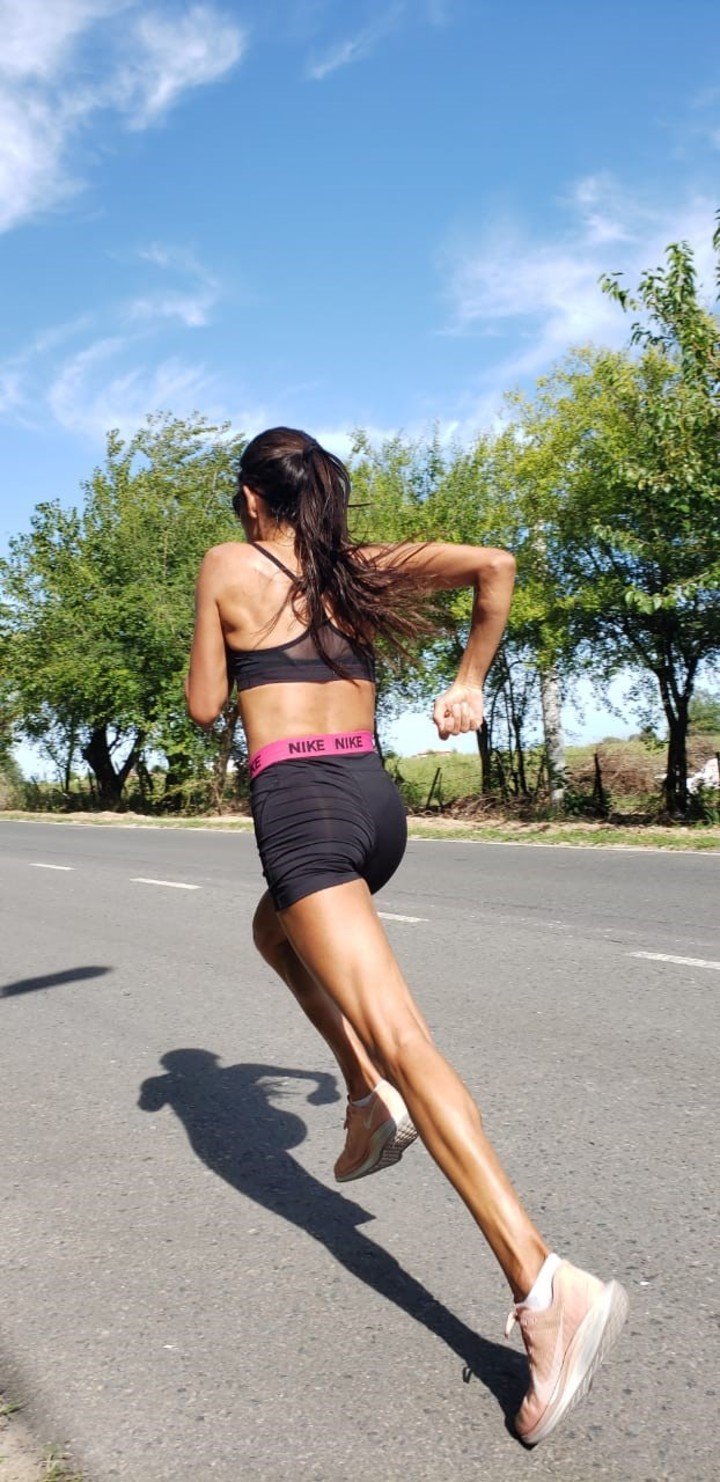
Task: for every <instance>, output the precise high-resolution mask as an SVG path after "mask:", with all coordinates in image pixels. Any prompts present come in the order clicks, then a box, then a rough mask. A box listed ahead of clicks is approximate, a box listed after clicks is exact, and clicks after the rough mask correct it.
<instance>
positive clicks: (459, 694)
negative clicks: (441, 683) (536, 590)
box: [362, 542, 515, 741]
mask: <svg viewBox="0 0 720 1482" xmlns="http://www.w3.org/2000/svg"><path fill="white" fill-rule="evenodd" d="M362 553H363V555H368V556H370V557H371V559H372V560H373V562H376V563H377V564H378V565H382V566H392V565H395V564H399V565H402V566H408V567H411V568H412V569H413V570H415V571H417V572H418V573H422V575H423V576H424V577H425V579H426V581H427V585H428V588H429V589H431V590H435V591H442V590H446V591H447V590H453V589H455V588H457V587H473V588H474V590H475V595H474V599H473V606H472V614H471V618H470V632H469V635H468V641H467V644H466V647H465V652H464V654H463V656H462V658H461V660H460V664H459V666H458V672H457V678H456V680H455V682H454V683H453V684H452V685H451V686H450V688H449V689H448V690H446V691H445V693H444V694H442V695H440V696H439V698H438V699H437V700H436V702H435V706H434V709H433V721H434V722H435V725H436V726H437V728H438V733H439V736H440V739H441V741H446V740H447V738H448V737H449V736H458V735H461V734H463V733H464V732H467V731H471V730H477V729H478V728H479V727H480V726H481V725H482V721H483V695H482V687H483V685H484V683H485V678H486V675H487V672H488V670H489V668H490V665H491V663H492V661H493V659H494V657H495V654H496V652H497V647H498V644H499V642H500V639H501V638H502V635H503V632H504V630H505V624H506V622H507V619H508V613H509V612H510V604H511V601H512V594H513V587H514V585H515V557H514V556H512V555H511V554H510V552H509V551H503V550H500V549H498V548H496V547H494V546H474V545H450V544H448V543H445V542H437V543H431V544H428V545H410V544H403V545H395V546H391V545H386V546H380V545H373V546H363V549H362Z"/></svg>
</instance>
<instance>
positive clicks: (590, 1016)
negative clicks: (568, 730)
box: [0, 822, 720, 1482]
mask: <svg viewBox="0 0 720 1482" xmlns="http://www.w3.org/2000/svg"><path fill="white" fill-rule="evenodd" d="M50 865H52V866H56V868H54V869H49V868H47V866H50ZM57 867H62V868H57ZM149 881H165V882H174V886H173V885H171V884H157V883H156V884H151V883H147V882H149ZM719 884H720V857H719V856H716V855H712V856H708V855H707V854H702V855H692V854H689V855H687V854H686V855H681V856H678V855H671V854H660V853H647V854H639V853H631V852H610V851H602V852H591V851H587V850H573V849H570V848H558V847H554V848H548V849H538V848H529V847H503V846H499V845H479V844H471V843H465V842H456V841H453V842H435V841H433V842H425V841H416V842H412V843H411V844H410V846H409V848H408V854H407V857H406V860H405V862H404V864H403V866H402V868H401V870H400V872H399V874H398V875H397V876H396V878H395V880H394V881H392V882H391V884H390V885H389V886H388V887H387V889H386V890H385V891H384V892H383V894H382V896H381V897H378V905H379V908H380V909H381V910H382V911H384V912H386V913H389V915H392V916H400V917H414V918H420V919H416V920H392V919H388V920H387V921H386V929H387V931H388V934H389V935H390V937H391V940H392V942H393V945H394V947H395V949H396V951H397V954H398V956H399V958H400V961H401V962H402V964H403V967H404V969H405V971H406V975H407V977H408V980H409V981H410V983H411V984H412V986H413V988H414V991H415V992H416V994H417V997H418V999H419V1001H420V1003H421V1005H422V1007H423V1009H424V1011H425V1013H426V1014H427V1016H428V1018H429V1020H430V1022H431V1024H432V1025H433V1027H434V1030H435V1032H436V1036H437V1038H438V1041H439V1043H440V1045H441V1047H442V1048H443V1049H444V1050H445V1052H446V1053H447V1054H448V1056H449V1057H450V1058H451V1059H452V1060H453V1062H454V1063H455V1064H456V1065H457V1067H458V1069H459V1070H460V1072H461V1074H462V1075H463V1076H464V1078H465V1080H466V1081H467V1083H468V1085H469V1086H470V1088H471V1089H472V1091H473V1094H475V1096H476V1097H477V1099H478V1101H479V1103H480V1105H481V1106H482V1108H483V1111H484V1114H485V1121H486V1126H487V1129H488V1131H489V1133H490V1136H491V1137H492V1138H493V1140H494V1141H495V1143H496V1146H497V1147H498V1150H499V1152H500V1154H501V1156H502V1157H503V1159H504V1161H505V1163H506V1165H507V1167H508V1169H509V1171H510V1173H511V1175H512V1177H513V1178H514V1180H515V1182H516V1184H517V1186H518V1187H519V1188H520V1190H521V1191H522V1193H523V1196H524V1198H525V1201H526V1203H527V1204H528V1206H529V1208H530V1210H531V1212H532V1213H533V1215H534V1217H535V1219H536V1220H537V1222H538V1223H539V1225H540V1226H541V1228H542V1230H543V1231H544V1233H545V1234H546V1238H547V1239H548V1240H549V1241H550V1243H551V1244H552V1245H553V1246H554V1247H555V1248H556V1249H558V1250H559V1251H560V1252H561V1253H564V1254H567V1255H568V1256H570V1258H571V1259H573V1260H575V1261H576V1262H578V1263H580V1264H583V1265H588V1266H590V1267H591V1268H592V1269H594V1270H596V1271H598V1273H599V1274H601V1275H611V1274H613V1275H616V1276H618V1277H619V1278H620V1279H621V1280H622V1281H623V1282H624V1283H625V1285H626V1286H627V1288H628V1290H629V1293H630V1300H631V1316H630V1320H629V1323H628V1325H627V1327H626V1329H625V1333H624V1336H623V1338H622V1339H621V1341H620V1344H619V1345H618V1347H617V1349H616V1350H615V1351H614V1354H613V1355H612V1357H611V1359H610V1360H609V1362H608V1364H607V1365H606V1367H605V1368H604V1369H603V1370H602V1372H601V1374H600V1375H599V1377H598V1379H597V1381H596V1383H595V1386H594V1388H593V1391H592V1394H591V1395H590V1396H589V1398H588V1399H587V1400H586V1401H585V1402H584V1403H583V1404H582V1405H581V1406H580V1407H578V1409H577V1410H576V1411H575V1412H574V1413H573V1415H572V1417H570V1419H569V1420H568V1422H567V1424H566V1425H565V1426H564V1427H561V1428H560V1429H559V1430H558V1432H557V1433H556V1435H555V1436H553V1437H552V1438H551V1439H550V1440H549V1441H547V1442H546V1443H544V1445H542V1446H540V1447H539V1448H538V1449H537V1450H536V1451H534V1452H532V1453H528V1452H526V1451H524V1450H523V1449H522V1448H521V1447H520V1446H519V1444H518V1443H517V1442H516V1441H515V1440H514V1439H513V1438H512V1436H511V1434H510V1433H509V1431H508V1430H507V1429H506V1426H505V1411H506V1410H507V1409H508V1408H510V1409H512V1408H514V1405H515V1404H516V1403H517V1400H518V1398H519V1395H520V1393H521V1391H522V1388H523V1381H524V1377H525V1370H524V1363H523V1360H522V1358H521V1355H520V1350H519V1349H518V1347H517V1346H513V1345H512V1344H507V1343H506V1342H505V1341H504V1339H503V1336H502V1335H503V1327H504V1321H505V1317H506V1314H507V1310H508V1306H509V1302H508V1297H507V1294H506V1290H505V1288H504V1283H503V1280H502V1278H501V1276H500V1274H499V1272H498V1270H497V1268H496V1267H495V1265H494V1262H493V1260H492V1258H491V1256H490V1254H489V1252H488V1251H487V1249H486V1247H485V1245H484V1243H483V1241H482V1239H481V1237H480V1236H479V1235H478V1233H477V1232H476V1230H475V1228H474V1226H473V1224H472V1222H471V1220H470V1218H469V1216H468V1215H467V1213H466V1212H465V1210H464V1209H463V1207H462V1206H461V1205H460V1204H459V1202H458V1200H457V1199H456V1198H455V1196H454V1195H453V1193H452V1191H451V1190H450V1188H449V1186H447V1185H446V1184H445V1183H444V1181H443V1179H442V1177H441V1176H440V1174H439V1173H438V1172H437V1170H436V1169H435V1167H434V1165H433V1164H432V1163H431V1161H430V1159H429V1158H428V1157H427V1154H426V1153H425V1151H424V1149H422V1148H421V1147H419V1146H416V1147H414V1148H412V1149H410V1151H409V1152H408V1154H407V1155H406V1157H405V1158H404V1160H403V1162H402V1164H401V1165H400V1167H399V1168H397V1169H395V1170H388V1171H387V1172H385V1173H383V1174H382V1175H380V1176H378V1177H374V1178H369V1179H365V1180H363V1181H361V1182H358V1183H357V1184H354V1185H346V1186H344V1187H343V1188H342V1191H341V1189H340V1187H339V1186H337V1185H335V1184H334V1183H333V1181H332V1176H331V1168H332V1164H333V1161H334V1159H335V1157H336V1156H337V1153H338V1151H339V1147H340V1143H341V1137H342V1119H343V1107H342V1102H341V1100H340V1099H339V1091H338V1086H337V1081H336V1078H335V1076H334V1073H333V1064H332V1062H331V1061H330V1060H329V1057H328V1053H327V1051H326V1050H325V1047H324V1046H323V1045H322V1043H321V1042H320V1041H319V1040H317V1039H316V1038H315V1036H314V1032H313V1031H312V1029H311V1028H310V1026H309V1025H307V1024H306V1023H305V1021H304V1020H303V1018H302V1016H301V1015H300V1013H299V1011H298V1009H297V1008H296V1006H295V1004H294V1001H293V1000H292V999H291V997H290V995H289V994H288V993H287V991H286V990H285V989H284V988H283V986H282V984H280V983H279V982H278V981H277V980H276V979H275V978H274V977H273V974H272V973H271V972H270V970H269V969H268V968H267V966H266V965H265V964H264V963H263V962H262V961H261V960H260V959H259V958H258V957H257V955H256V954H255V953H254V951H253V949H252V947H251V945H250V940H249V928H250V921H251V917H252V912H253V908H254V905H255V902H256V900H257V898H258V896H259V894H260V891H261V888H262V880H261V875H260V869H259V865H258V863H257V860H256V856H255V849H254V842H253V839H252V837H251V836H249V835H248V836H238V835H237V834H221V833H212V832H203V833H198V832H163V831H155V830H150V829H129V830H122V831H120V830H118V829H113V828H102V827H73V826H71V825H62V826H58V825H47V824H39V823H38V824H33V823H26V824H22V823H12V822H2V823H0V892H1V905H2V915H1V919H0V933H1V940H2V971H1V973H0V998H1V999H2V1002H0V1097H1V1099H2V1122H1V1124H0V1125H1V1128H2V1161H1V1163H0V1179H1V1181H2V1203H1V1206H0V1241H1V1247H2V1258H1V1269H0V1388H2V1387H4V1389H5V1392H6V1393H7V1392H11V1393H12V1394H13V1395H14V1396H17V1395H18V1393H19V1392H21V1393H22V1396H24V1397H29V1398H30V1401H31V1403H30V1406H29V1410H28V1412H27V1414H28V1417H29V1419H30V1421H31V1423H32V1424H33V1425H34V1426H35V1428H36V1430H37V1431H38V1433H39V1434H40V1436H41V1437H42V1438H43V1439H44V1440H52V1441H55V1442H58V1441H66V1442H68V1443H70V1445H71V1446H72V1448H73V1450H74V1452H75V1455H76V1458H77V1460H78V1461H79V1462H80V1463H81V1464H82V1465H83V1466H84V1468H85V1469H86V1474H87V1477H88V1479H89V1482H110V1479H116V1478H123V1479H132V1482H185V1479H188V1482H190V1479H192V1482H204V1479H205V1478H213V1479H214V1478H217V1479H219V1482H240V1479H242V1482H245V1479H252V1482H255V1479H258V1482H286V1479H287V1482H290V1479H292V1482H306V1479H307V1482H309V1479H312V1482H357V1479H358V1478H366V1477H367V1478H371V1479H374V1482H390V1479H400V1478H402V1479H403V1482H451V1479H452V1482H470V1479H472V1482H475V1479H477V1478H478V1477H479V1476H482V1477H484V1478H487V1479H490V1482H514V1479H515V1478H525V1477H531V1478H533V1479H537V1478H553V1479H561V1482H589V1479H594V1478H596V1477H604V1478H614V1479H617V1482H629V1479H633V1482H634V1479H643V1482H659V1479H664V1478H672V1479H683V1482H691V1479H699V1478H703V1479H704V1478H711V1477H712V1478H714V1477H715V1476H716V1475H717V1472H718V1464H717V1461H713V1456H714V1453H715V1443H714V1428H715V1427H714V1421H715V1404H716V1387H717V1372H718V1358H719V1357H720V1354H719V1352H718V1344H717V1321H718V1318H717V1314H718V1300H717V1295H716V1292H717V1287H716V1279H717V1248H718V1241H717V1230H718V1213H719V1210H718V1199H717V1172H716V1151H717V1149H716V1142H717V1132H716V1129H717V1059H716V1046H717V1017H718V1007H717V1006H718V991H719V990H720V971H718V965H719V963H720V941H719V939H718V930H717V905H718V885H719ZM177 885H194V886H197V887H199V888H197V889H194V890H185V889H178V888H174V887H176V886H177ZM643 952H647V953H652V954H659V956H658V957H652V958H647V957H642V956H638V955H637V954H638V953H643ZM677 957H680V958H685V959H690V961H689V962H688V961H686V962H676V961H672V960H665V959H672V958H677ZM713 1144H715V1146H713Z"/></svg>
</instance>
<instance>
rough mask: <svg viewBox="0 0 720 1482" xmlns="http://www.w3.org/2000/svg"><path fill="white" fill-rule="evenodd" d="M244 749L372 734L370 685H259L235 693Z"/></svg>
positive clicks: (332, 682)
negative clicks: (303, 739)
mask: <svg viewBox="0 0 720 1482" xmlns="http://www.w3.org/2000/svg"><path fill="white" fill-rule="evenodd" d="M238 707H239V710H240V719H241V721H242V723H243V728H244V731H245V736H246V739H247V744H248V751H249V752H250V755H251V756H252V755H253V754H254V752H256V751H259V750H260V747H261V746H267V745H268V744H269V743H270V742H271V741H282V740H286V739H287V738H289V737H295V736H319V735H330V734H332V733H334V732H336V731H372V730H373V729H374V725H375V686H374V684H370V682H369V681H368V680H366V679H358V680H349V679H335V680H330V681H328V683H327V684H260V685H257V687H256V688H255V689H252V690H244V691H243V692H242V694H240V695H238Z"/></svg>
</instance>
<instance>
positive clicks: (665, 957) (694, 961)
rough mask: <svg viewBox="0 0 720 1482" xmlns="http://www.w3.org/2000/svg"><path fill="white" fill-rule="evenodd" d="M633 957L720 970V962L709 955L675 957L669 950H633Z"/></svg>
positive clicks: (648, 960)
mask: <svg viewBox="0 0 720 1482" xmlns="http://www.w3.org/2000/svg"><path fill="white" fill-rule="evenodd" d="M630 956H631V957H642V958H644V959H645V961H646V962H674V963H676V964H677V966H678V967H711V968H714V969H715V971H716V972H720V962H713V961H712V959H711V958H709V957H673V956H671V954H670V953H669V952H631V953H630Z"/></svg>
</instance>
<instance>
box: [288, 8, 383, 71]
mask: <svg viewBox="0 0 720 1482" xmlns="http://www.w3.org/2000/svg"><path fill="white" fill-rule="evenodd" d="M404 10H405V6H404V4H394V5H391V6H390V7H389V9H387V10H384V11H383V12H382V13H381V14H380V15H378V16H377V17H376V19H375V20H374V21H372V22H371V23H370V24H369V25H368V26H365V27H364V28H363V29H362V30H360V31H358V32H356V34H355V35H353V36H349V37H346V38H345V39H344V40H343V41H339V42H336V43H335V44H334V45H333V46H331V47H330V48H329V49H328V50H327V51H326V52H325V54H324V55H323V56H322V57H319V58H318V59H317V61H314V62H311V63H310V64H309V66H308V69H307V76H308V77H309V78H310V79H311V80H312V81H313V82H322V80H323V78H325V77H329V76H330V73H331V72H337V71H338V70H339V68H341V67H347V66H348V65H349V64H350V63H351V62H360V61H364V59H365V57H369V56H370V54H371V52H372V51H374V49H375V47H376V46H377V44H378V42H379V41H381V40H382V39H383V37H385V36H388V35H389V34H390V32H391V31H394V30H396V29H397V27H398V26H399V24H400V21H401V20H402V17H403V13H404Z"/></svg>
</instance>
